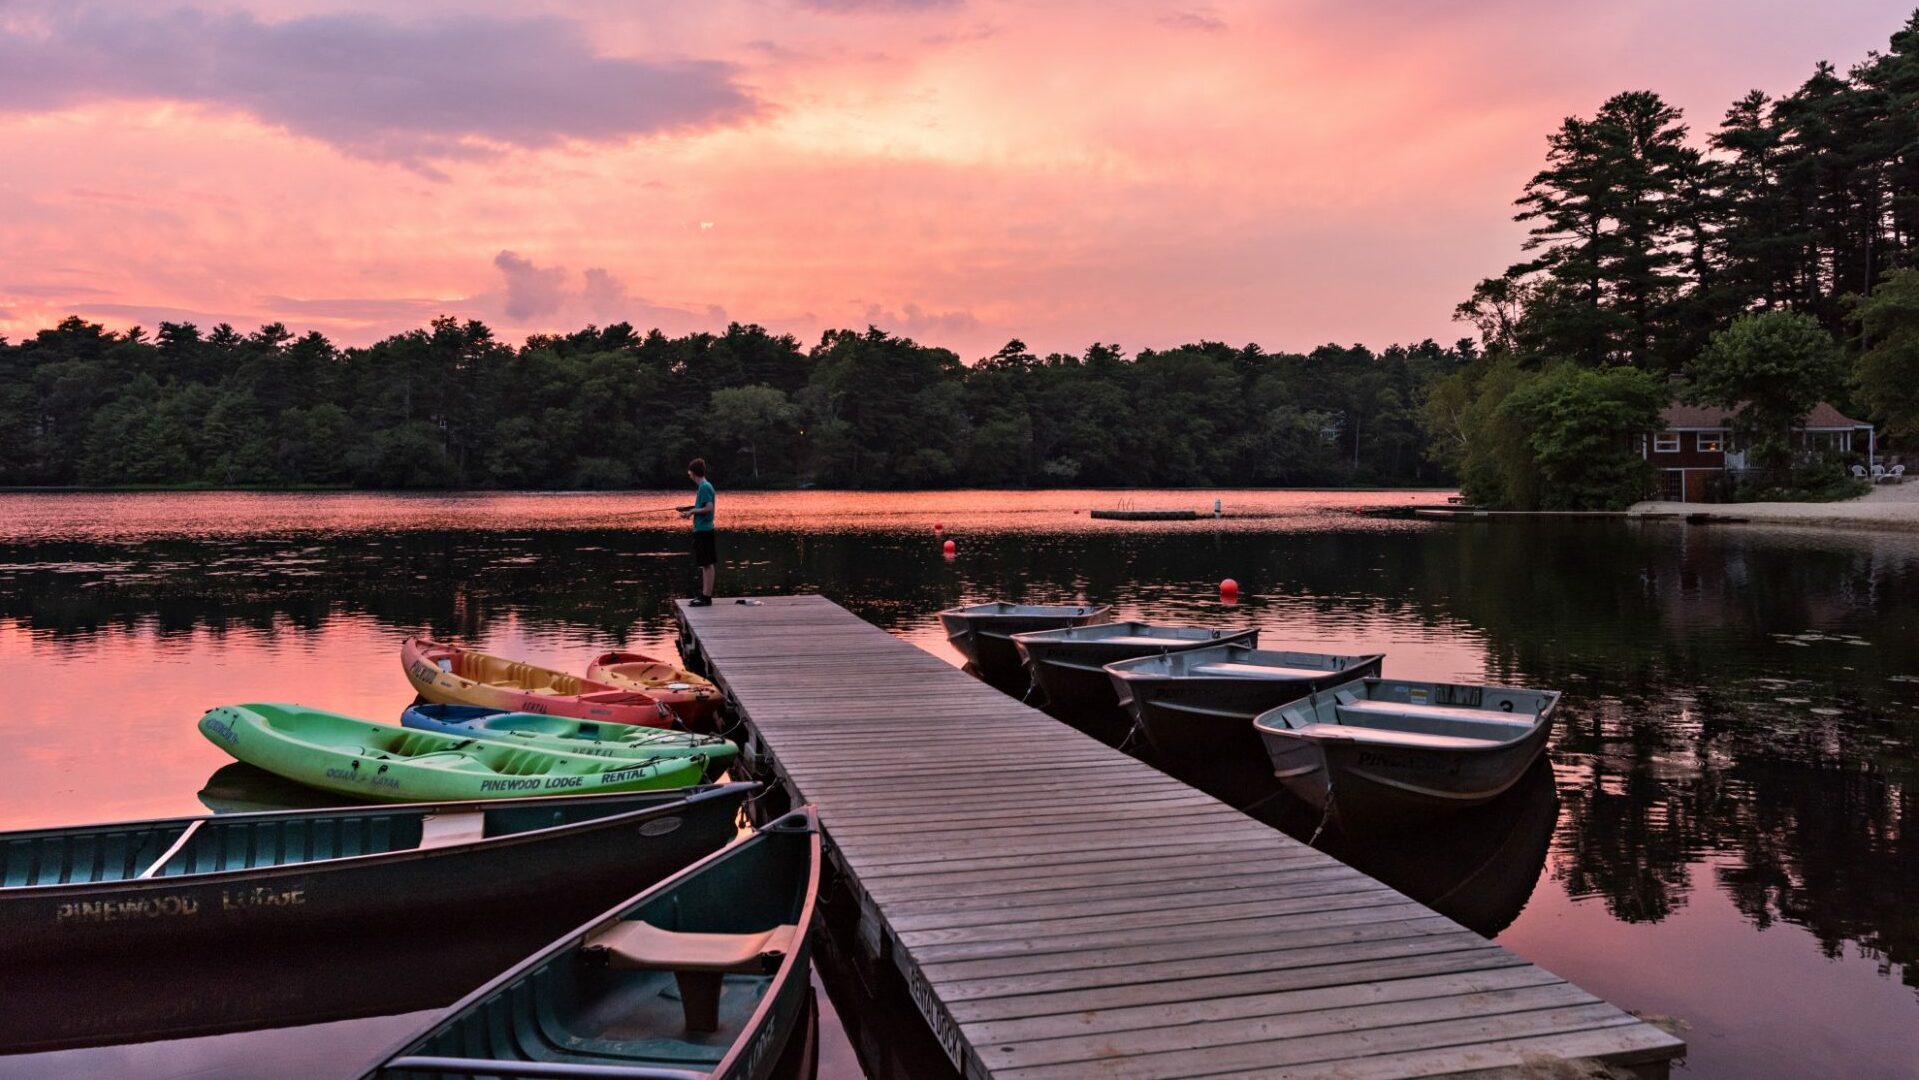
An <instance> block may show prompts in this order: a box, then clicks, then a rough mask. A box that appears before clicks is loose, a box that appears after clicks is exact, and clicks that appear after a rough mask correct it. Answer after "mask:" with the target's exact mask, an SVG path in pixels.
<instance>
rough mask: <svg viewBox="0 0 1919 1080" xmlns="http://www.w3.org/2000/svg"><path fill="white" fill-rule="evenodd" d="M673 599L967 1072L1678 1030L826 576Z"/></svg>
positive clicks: (1250, 1068)
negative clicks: (1183, 777) (808, 589)
mask: <svg viewBox="0 0 1919 1080" xmlns="http://www.w3.org/2000/svg"><path fill="white" fill-rule="evenodd" d="M757 601H758V602H757V603H755V604H752V605H741V604H736V603H735V602H734V601H733V600H731V599H722V600H719V601H716V602H715V604H714V606H712V607H705V608H691V607H688V606H686V603H685V602H684V601H681V605H680V625H681V631H682V634H683V637H684V642H683V644H684V646H685V648H686V650H687V652H688V656H689V658H690V659H693V658H697V659H696V662H704V663H705V664H706V665H707V667H708V669H709V670H710V671H711V673H712V675H713V676H714V678H715V679H716V681H718V682H719V683H720V685H721V686H722V687H723V688H724V689H725V690H726V692H727V693H728V695H729V696H730V697H731V698H732V700H733V702H734V704H735V706H736V707H737V708H738V709H739V711H740V713H741V715H742V717H743V718H744V719H745V720H746V722H747V725H748V728H749V739H750V752H751V753H752V754H753V755H754V756H755V758H756V760H757V761H758V762H759V763H760V764H761V765H763V766H764V767H766V768H769V769H771V770H772V772H773V773H774V774H775V775H776V776H777V777H778V778H779V780H780V782H781V783H783V784H784V785H785V786H786V788H787V789H788V790H789V792H790V793H791V794H792V796H793V798H794V799H795V800H796V801H805V802H811V803H813V804H815V805H816V806H818V808H819V812H820V819H821V821H822V823H823V824H824V826H825V828H826V832H827V835H828V838H829V841H830V849H831V851H832V853H833V862H834V865H835V868H836V869H837V870H838V871H839V872H840V873H841V874H842V875H843V876H844V878H845V879H846V881H847V883H848V885H849V887H850V889H851V890H852V892H853V894H854V895H855V896H857V897H858V898H859V901H860V907H861V926H860V938H861V941H862V942H863V943H864V945H865V947H866V948H868V949H869V950H870V951H871V952H872V954H873V955H874V956H876V957H879V958H883V959H887V960H890V961H891V962H892V963H893V964H894V965H896V966H897V967H898V968H899V970H900V972H901V973H902V974H903V975H904V976H905V979H906V983H907V985H908V987H909V988H910V990H911V993H912V996H913V1000H914V1003H915V1005H917V1006H918V1008H919V1011H920V1013H921V1014H922V1015H924V1016H925V1018H926V1021H927V1023H928V1024H929V1025H930V1026H931V1027H932V1030H933V1033H934V1035H935V1036H936V1037H937V1038H938V1039H939V1041H940V1043H941V1045H942V1046H943V1047H944V1048H945V1049H946V1052H947V1053H948V1055H949V1056H950V1057H951V1058H952V1060H953V1063H954V1065H955V1067H957V1068H958V1069H959V1070H960V1071H961V1073H963V1074H964V1075H965V1076H966V1077H968V1078H969V1080H971V1078H976V1077H997V1078H1000V1080H1052V1078H1067V1077H1073V1078H1077V1077H1129V1078H1136V1080H1152V1078H1171V1077H1199V1076H1206V1077H1229V1076H1230V1077H1262V1078H1272V1077H1296V1076H1297V1077H1308V1076H1324V1077H1333V1076H1337V1077H1341V1078H1347V1080H1386V1078H1391V1077H1416V1076H1441V1075H1450V1074H1458V1073H1470V1072H1478V1071H1481V1070H1490V1069H1499V1068H1503V1067H1508V1066H1515V1065H1521V1064H1523V1063H1525V1062H1527V1061H1529V1060H1533V1059H1536V1058H1538V1057H1541V1056H1545V1057H1566V1058H1594V1059H1599V1060H1603V1061H1607V1062H1609V1063H1612V1064H1615V1065H1621V1066H1627V1067H1631V1068H1634V1069H1636V1070H1638V1071H1639V1072H1641V1073H1642V1074H1644V1075H1647V1076H1652V1077H1663V1076H1665V1075H1666V1072H1667V1065H1668V1063H1669V1061H1670V1060H1671V1059H1672V1058H1674V1057H1676V1056H1678V1055H1680V1054H1682V1053H1683V1052H1684V1050H1685V1044H1684V1043H1682V1042H1681V1041H1680V1040H1678V1039H1676V1038H1674V1037H1673V1036H1671V1035H1669V1034H1667V1033H1666V1032H1664V1031H1662V1030H1660V1029H1658V1028H1656V1027H1653V1026H1652V1025H1650V1024H1646V1023H1644V1022H1642V1021H1640V1020H1638V1019H1636V1018H1635V1017H1633V1016H1630V1015H1628V1014H1627V1013H1624V1012H1622V1011H1620V1010H1619V1009H1618V1008H1616V1007H1615V1006H1613V1005H1610V1004H1607V1003H1606V1002H1604V1001H1601V1000H1599V999H1598V998H1595V997H1593V996H1592V995H1590V994H1588V993H1586V992H1585V991H1583V990H1581V989H1579V988H1578V987H1576V986H1573V985H1572V984H1570V983H1568V982H1566V981H1565V980H1563V979H1561V978H1559V977H1558V976H1556V975H1553V974H1552V973H1551V972H1548V971H1545V970H1542V969H1540V968H1538V967H1535V966H1533V965H1532V964H1530V963H1528V962H1526V961H1525V960H1524V959H1522V958H1520V957H1518V956H1516V955H1514V954H1513V953H1511V952H1508V951H1507V950H1505V949H1503V948H1501V947H1499V946H1497V945H1494V944H1492V943H1490V942H1488V941H1486V940H1485V939H1483V938H1481V937H1479V936H1478V935H1477V934H1474V933H1472V932H1471V931H1469V930H1466V929H1464V928H1462V927H1460V926H1459V925H1458V924H1456V923H1453V922H1452V921H1450V920H1448V919H1446V918H1444V917H1442V916H1440V915H1438V914H1436V913H1435V912H1433V911H1432V910H1430V909H1428V908H1426V907H1424V906H1423V905H1421V904H1418V903H1415V902H1413V901H1412V900H1410V899H1408V898H1406V897H1405V896H1403V895H1401V894H1399V893H1397V892H1394V891H1393V890H1391V889H1389V888H1387V887H1386V886H1384V885H1382V884H1380V883H1379V882H1377V881H1374V880H1373V879H1371V878H1369V877H1366V876H1365V875H1363V874H1361V873H1360V872H1359V871H1357V870H1354V869H1352V868H1350V867H1348V866H1346V865H1345V864H1343V863H1340V862H1338V861H1336V860H1334V859H1333V858H1331V857H1330V856H1327V855H1324V854H1321V853H1320V852H1318V851H1315V850H1313V849H1312V848H1309V847H1307V846H1306V845H1304V844H1302V843H1299V842H1298V841H1296V840H1293V839H1291V838H1290V837H1288V836H1286V835H1285V834H1283V833H1281V832H1279V831H1277V830H1275V829H1272V828H1269V827H1268V826H1266V825H1263V824H1260V823H1258V822H1256V821H1253V820H1252V819H1250V818H1247V817H1245V816H1243V815H1241V814H1240V813H1238V812H1236V811H1234V810H1232V809H1231V808H1229V807H1227V806H1226V805H1225V804H1224V803H1221V802H1218V801H1217V800H1214V799H1212V798H1210V797H1208V796H1206V795H1204V794H1201V793H1200V792H1198V791H1195V790H1194V789H1192V788H1190V787H1188V786H1186V785H1185V784H1182V783H1180V782H1179V781H1177V780H1173V779H1171V778H1170V777H1167V776H1165V775H1164V774H1162V773H1160V772H1158V771H1157V770H1155V769H1152V768H1150V767H1148V766H1147V765H1144V764H1142V763H1140V762H1138V761H1136V760H1134V759H1133V758H1130V757H1128V756H1126V755H1125V754H1122V753H1119V752H1118V751H1116V750H1112V749H1110V748H1108V747H1106V746H1105V745H1103V744H1101V743H1099V742H1097V741H1095V740H1093V739H1091V738H1088V737H1086V736H1084V735H1082V734H1080V733H1079V732H1077V731H1075V730H1073V729H1072V728H1069V727H1067V726H1066V725H1064V724H1061V723H1059V722H1057V721H1055V720H1053V719H1052V718H1051V717H1048V716H1047V715H1045V714H1044V713H1041V712H1039V711H1037V710H1034V709H1030V708H1027V707H1026V706H1024V705H1021V704H1020V703H1018V702H1016V701H1014V700H1013V699H1011V698H1009V697H1006V696H1005V695H1003V694H1000V693H999V692H997V691H995V690H992V689H990V688H989V687H987V686H986V685H985V684H983V683H980V682H979V681H977V680H975V679H974V678H973V677H971V676H970V675H967V674H965V673H963V672H961V671H959V670H957V669H955V668H954V667H952V666H951V665H949V664H947V663H945V662H943V661H941V660H940V659H939V658H937V657H935V656H933V655H931V654H929V653H927V652H925V651H923V650H921V649H918V648H915V647H913V646H912V645H910V644H908V643H906V642H904V641H901V640H900V639H898V638H895V637H893V636H892V635H890V634H888V633H886V632H885V631H883V630H880V629H879V628H878V627H875V626H873V625H871V624H869V623H867V622H865V621H864V620H862V619H860V618H858V617H856V616H854V615H853V614H852V613H851V612H848V611H847V610H846V609H844V608H842V607H840V606H839V605H837V604H835V603H832V602H831V601H829V600H826V599H825V598H823V597H818V596H779V597H760V598H757Z"/></svg>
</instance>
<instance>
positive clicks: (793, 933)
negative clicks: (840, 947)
mask: <svg viewBox="0 0 1919 1080" xmlns="http://www.w3.org/2000/svg"><path fill="white" fill-rule="evenodd" d="M799 933H800V928H799V927H797V926H791V925H789V926H776V927H773V928H772V929H771V930H761V931H758V932H756V933H750V934H695V933H686V932H684V931H680V930H665V929H661V928H660V927H657V926H654V925H653V924H652V923H647V922H641V921H639V920H636V919H635V920H627V921H624V922H619V923H615V924H614V925H612V926H609V927H607V928H606V929H605V930H602V931H600V932H599V933H597V934H594V935H593V936H592V937H590V938H588V939H587V941H586V950H587V952H588V953H590V954H595V955H598V956H600V957H602V958H604V959H605V961H606V966H607V967H609V968H611V969H613V970H615V971H670V972H672V973H673V978H674V980H675V981H676V982H678V983H679V986H680V1002H681V1004H682V1005H683V1006H684V1008H685V1011H686V1029H687V1030H688V1031H718V1030H719V1026H720V1021H719V1013H720V981H721V979H722V978H723V977H724V976H727V975H771V974H772V973H773V972H775V971H776V970H778V969H779V966H780V961H781V960H783V959H784V958H785V956H786V954H787V952H788V951H789V950H791V949H792V947H793V943H794V942H795V941H796V940H798V938H799Z"/></svg>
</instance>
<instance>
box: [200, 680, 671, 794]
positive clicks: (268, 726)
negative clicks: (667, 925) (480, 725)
mask: <svg viewBox="0 0 1919 1080" xmlns="http://www.w3.org/2000/svg"><path fill="white" fill-rule="evenodd" d="M199 728H200V734H202V735H204V736H205V737H206V739H207V741H208V742H211V743H213V744H214V745H215V746H218V747H219V748H220V749H222V750H224V751H226V752H227V753H228V754H231V755H232V756H233V757H234V759H235V760H238V761H244V762H246V763H247V764H249V765H252V766H255V767H256V768H261V769H265V770H266V771H268V772H270V773H273V774H274V775H276V776H280V777H283V778H285V779H288V780H292V781H295V782H297V783H301V784H305V785H307V786H308V787H312V788H317V789H319V790H321V791H328V792H333V793H335V794H338V795H344V796H347V797H348V798H350V799H357V800H362V801H373V802H453V801H461V800H467V799H518V798H527V797H531V796H535V795H566V794H574V795H589V794H591V795H599V794H608V793H612V792H622V791H659V790H663V789H667V788H682V787H689V786H691V785H693V784H697V783H699V782H700V778H701V776H702V774H703V773H704V772H705V768H706V763H705V760H704V759H703V758H700V757H673V758H656V759H646V760H627V759H621V758H607V757H594V756H590V755H585V754H562V753H556V752H553V751H549V750H544V749H536V748H533V747H518V746H509V745H506V744H504V743H499V742H495V741H492V740H478V739H473V738H462V737H458V736H453V735H442V734H439V733H437V732H430V731H419V730H413V729H408V728H403V727H395V726H393V725H390V724H376V723H372V722H371V721H366V720H359V719H356V718H354V717H350V716H341V715H339V714H336V713H328V712H324V711H322V710H319V709H303V708H301V707H299V706H291V705H277V704H270V703H257V704H251V705H228V706H223V707H221V708H217V709H213V710H211V711H209V712H208V713H207V714H206V715H205V716H203V717H201V718H200V725H199Z"/></svg>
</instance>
